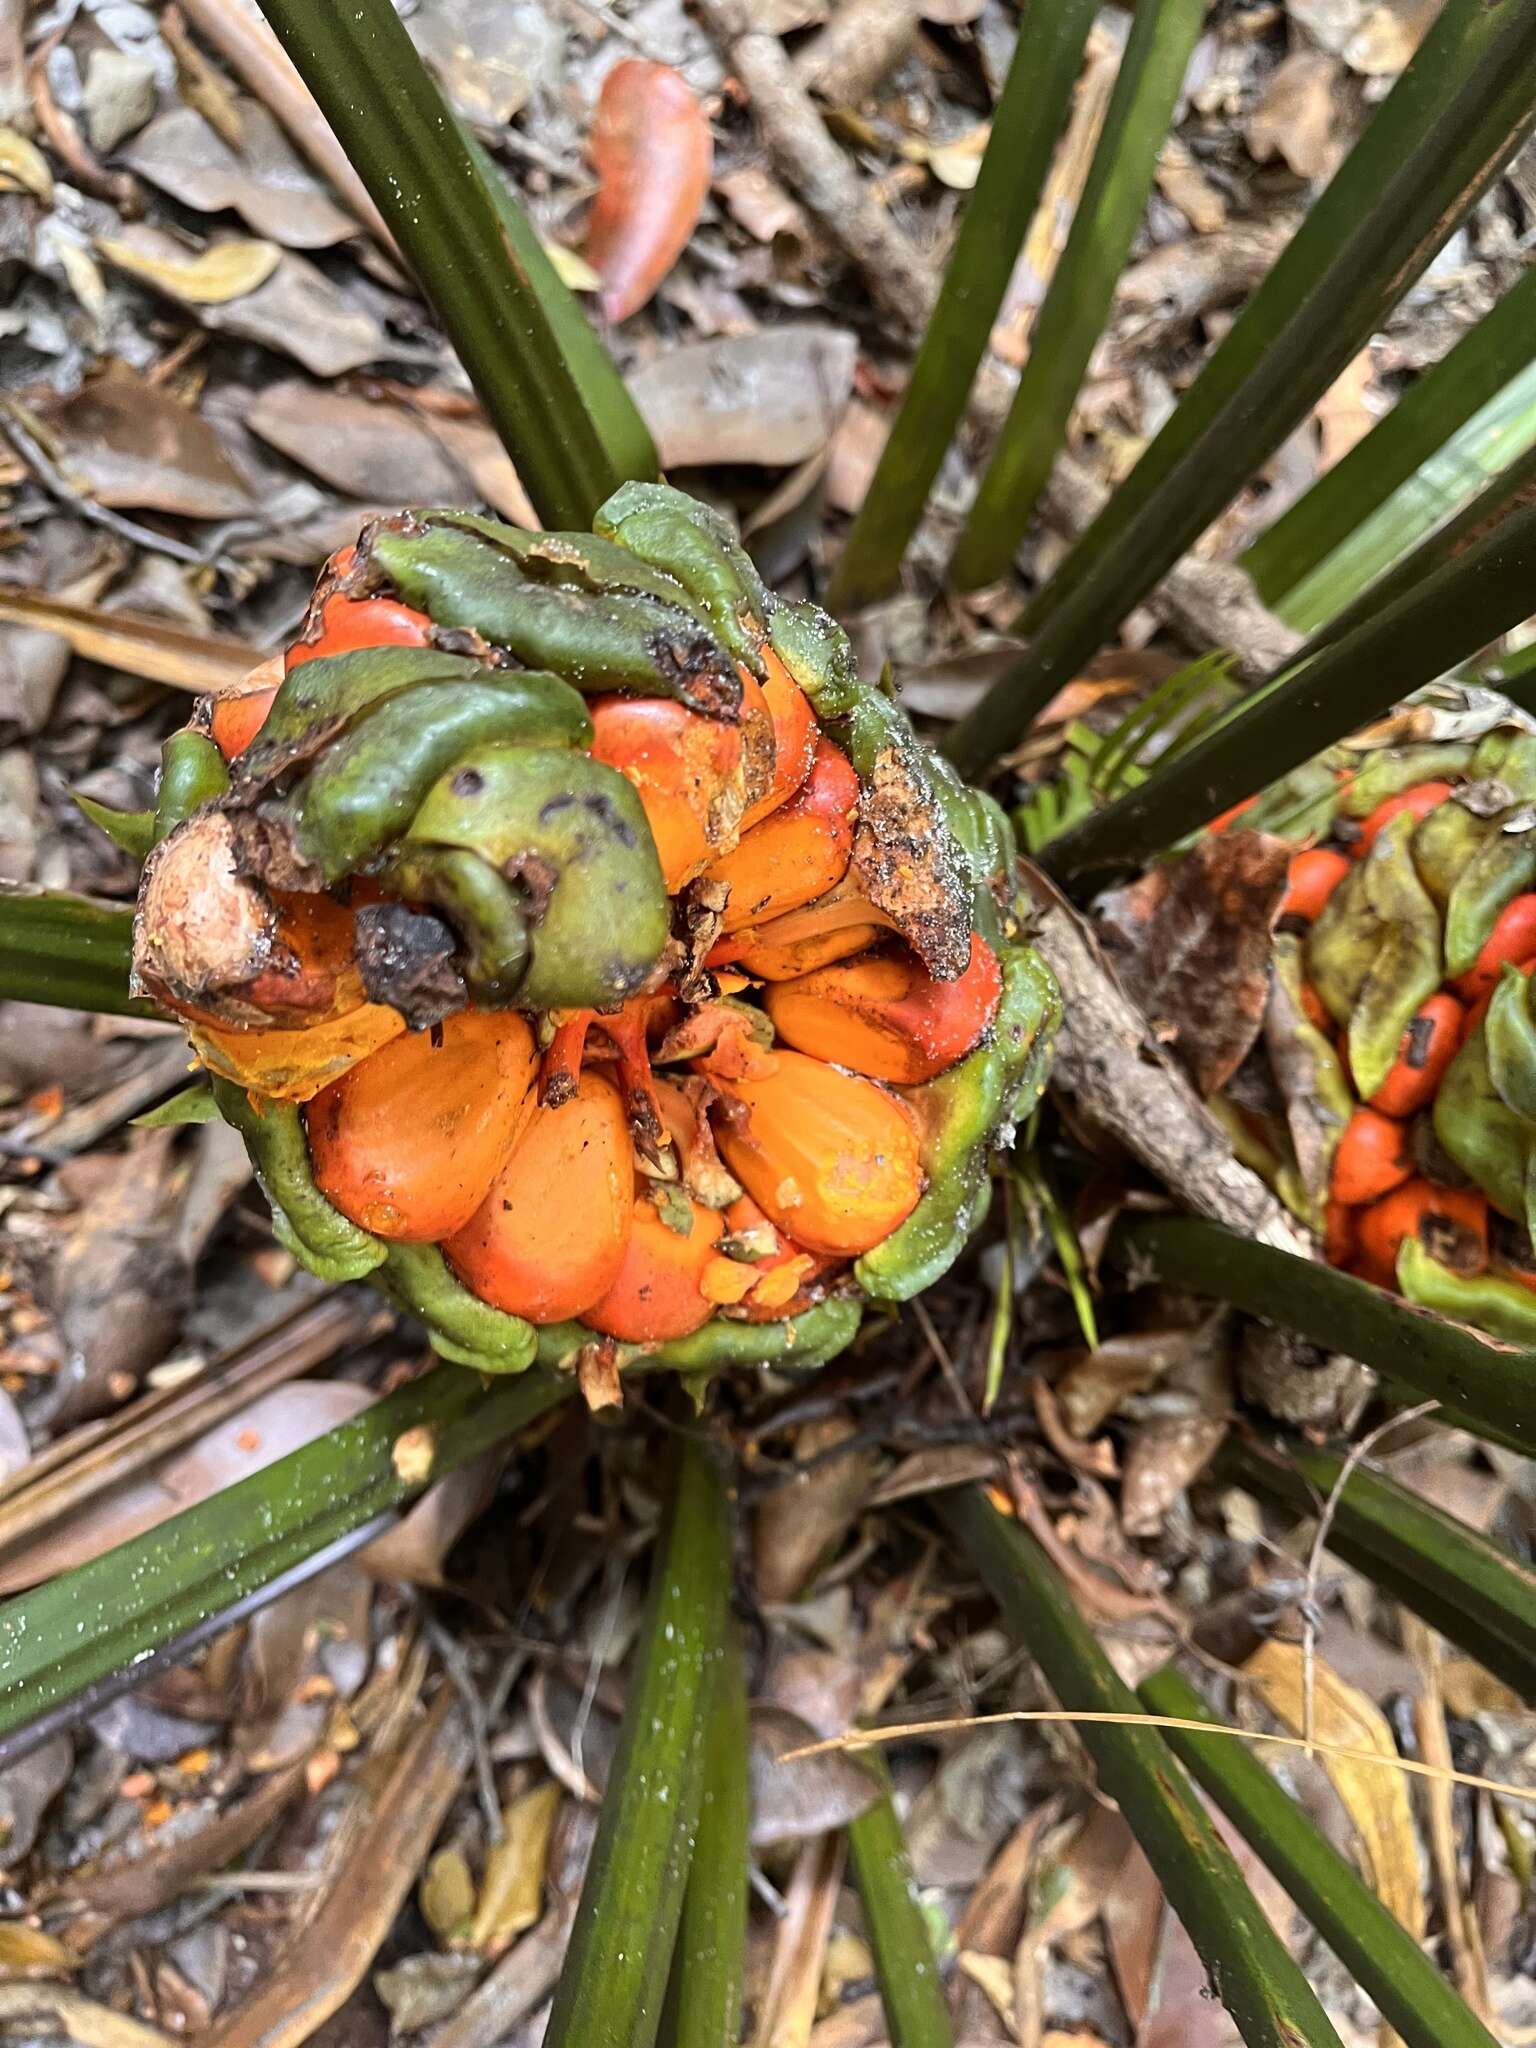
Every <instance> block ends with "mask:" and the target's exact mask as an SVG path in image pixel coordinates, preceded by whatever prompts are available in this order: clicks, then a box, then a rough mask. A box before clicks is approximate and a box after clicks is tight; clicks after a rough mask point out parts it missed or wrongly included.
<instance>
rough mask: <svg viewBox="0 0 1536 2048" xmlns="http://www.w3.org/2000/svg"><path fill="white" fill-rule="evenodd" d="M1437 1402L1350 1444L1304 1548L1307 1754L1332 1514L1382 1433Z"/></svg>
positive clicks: (1303, 1684) (1303, 1692)
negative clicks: (1319, 1592)
mask: <svg viewBox="0 0 1536 2048" xmlns="http://www.w3.org/2000/svg"><path fill="white" fill-rule="evenodd" d="M1439 1406H1440V1403H1439V1402H1438V1401H1421V1402H1420V1403H1419V1405H1418V1407H1417V1408H1409V1409H1406V1410H1405V1411H1404V1412H1403V1413H1402V1414H1400V1415H1389V1416H1388V1417H1387V1419H1386V1421H1385V1422H1380V1423H1378V1424H1377V1425H1376V1427H1375V1428H1374V1429H1373V1430H1369V1431H1368V1432H1367V1433H1366V1434H1365V1435H1364V1436H1363V1437H1361V1439H1360V1441H1359V1442H1358V1443H1356V1444H1351V1445H1350V1447H1349V1451H1348V1454H1347V1455H1346V1457H1345V1459H1344V1462H1343V1464H1342V1465H1340V1467H1339V1470H1338V1476H1337V1477H1336V1478H1335V1480H1334V1482H1333V1484H1332V1486H1331V1487H1330V1488H1329V1489H1328V1498H1327V1499H1326V1500H1325V1501H1324V1502H1323V1511H1322V1513H1321V1514H1320V1515H1319V1516H1318V1518H1317V1528H1316V1530H1315V1531H1314V1533H1313V1537H1312V1547H1311V1549H1310V1550H1309V1551H1308V1552H1307V1569H1306V1576H1305V1578H1304V1579H1303V1581H1302V1594H1301V1733H1302V1740H1303V1741H1304V1742H1305V1743H1306V1745H1307V1754H1308V1755H1309V1756H1310V1755H1311V1754H1312V1740H1313V1731H1314V1729H1315V1727H1316V1709H1317V1701H1316V1686H1317V1584H1318V1579H1319V1578H1320V1576H1321V1574H1322V1569H1323V1552H1324V1551H1325V1550H1326V1549H1327V1548H1328V1538H1329V1535H1330V1534H1331V1533H1332V1530H1333V1522H1334V1517H1335V1516H1336V1515H1337V1513H1338V1511H1339V1502H1340V1501H1341V1500H1342V1499H1343V1497H1344V1489H1345V1487H1346V1486H1348V1484H1349V1482H1350V1479H1351V1477H1352V1476H1353V1474H1354V1473H1355V1472H1356V1471H1357V1470H1358V1469H1359V1467H1360V1466H1361V1465H1362V1464H1363V1463H1364V1462H1365V1460H1366V1459H1367V1458H1368V1457H1369V1456H1370V1454H1371V1452H1372V1451H1373V1450H1374V1449H1375V1447H1376V1445H1377V1444H1379V1443H1380V1442H1381V1439H1382V1438H1383V1437H1384V1436H1389V1435H1390V1434H1391V1432H1392V1431H1393V1430H1394V1429H1400V1428H1401V1427H1402V1425H1403V1424H1404V1423H1405V1422H1417V1421H1418V1420H1419V1419H1420V1417H1421V1416H1424V1415H1429V1414H1432V1413H1433V1411H1434V1410H1435V1409H1436V1408H1438V1407H1439Z"/></svg>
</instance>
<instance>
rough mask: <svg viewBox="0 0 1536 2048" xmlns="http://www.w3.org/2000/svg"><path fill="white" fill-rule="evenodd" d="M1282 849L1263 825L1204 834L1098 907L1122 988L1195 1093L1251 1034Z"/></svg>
mask: <svg viewBox="0 0 1536 2048" xmlns="http://www.w3.org/2000/svg"><path fill="white" fill-rule="evenodd" d="M1290 857H1291V848H1290V846H1289V844H1288V842H1287V841H1285V840H1284V839H1280V838H1278V837H1276V836H1275V835H1273V834H1271V833H1266V832H1245V831H1235V830H1229V831H1226V832H1217V833H1210V834H1207V835H1206V836H1205V837H1204V838H1202V839H1200V840H1197V841H1196V843H1195V845H1194V847H1193V848H1192V849H1191V850H1190V852H1189V853H1187V854H1186V855H1185V856H1184V858H1183V859H1182V860H1178V861H1173V862H1170V863H1168V864H1166V865H1163V866H1160V867H1155V868H1149V869H1148V870H1147V872H1146V874H1145V875H1143V876H1141V877H1140V878H1139V879H1138V880H1136V881H1135V882H1132V883H1131V884H1130V885H1129V886H1128V887H1126V888H1124V889H1120V890H1117V891H1115V893H1114V895H1113V896H1112V897H1111V898H1109V899H1108V900H1107V901H1106V903H1105V905H1104V910H1103V923H1102V929H1103V935H1104V938H1105V942H1106V944H1107V945H1108V947H1109V949H1110V952H1111V957H1112V958H1113V959H1114V962H1115V965H1116V967H1117V968H1118V969H1119V972H1120V978H1121V980H1122V981H1123V982H1124V984H1125V987H1126V990H1127V993H1128V994H1129V995H1130V996H1131V997H1132V998H1133V999H1134V1000H1135V1001H1136V1002H1137V1003H1138V1004H1139V1006H1140V1008H1141V1009H1142V1010H1143V1012H1144V1013H1145V1015H1146V1017H1147V1020H1148V1022H1149V1024H1150V1025H1151V1028H1152V1031H1153V1035H1154V1036H1155V1037H1156V1038H1157V1039H1158V1041H1159V1042H1160V1043H1162V1044H1164V1045H1167V1046H1169V1047H1170V1048H1171V1049H1172V1050H1173V1051H1174V1052H1175V1053H1176V1054H1177V1056H1178V1057H1179V1059H1180V1060H1181V1061H1182V1063H1183V1065H1184V1066H1185V1068H1186V1069H1187V1070H1188V1072H1189V1075H1190V1078H1191V1080H1192V1081H1193V1082H1194V1084H1195V1086H1196V1088H1197V1089H1198V1090H1199V1091H1200V1093H1201V1094H1202V1095H1204V1096H1209V1095H1213V1094H1215V1092H1216V1091H1217V1089H1219V1088H1221V1087H1222V1086H1223V1085H1224V1084H1225V1083H1226V1082H1227V1081H1228V1080H1230V1079H1231V1077H1232V1075H1233V1073H1234V1072H1235V1071H1236V1069H1237V1068H1238V1066H1239V1065H1240V1064H1241V1063H1242V1061H1243V1059H1244V1058H1245V1057H1246V1055H1247V1053H1248V1051H1249V1049H1250V1048H1251V1046H1252V1045H1253V1042H1254V1040H1255V1039H1256V1038H1257V1037H1258V1034H1259V1027H1260V1025H1261V1024H1262V1022H1263V1019H1264V1005H1265V1002H1266V1001H1267V999H1268V995H1269V948H1270V933H1271V931H1272V930H1273V928H1274V922H1275V918H1276V916H1277V915H1278V913H1279V908H1280V900H1281V898H1282V896H1283V895H1284V894H1285V883H1286V872H1287V869H1288V867H1289V864H1290Z"/></svg>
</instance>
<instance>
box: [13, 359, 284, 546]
mask: <svg viewBox="0 0 1536 2048" xmlns="http://www.w3.org/2000/svg"><path fill="white" fill-rule="evenodd" d="M36 412H37V416H38V418H39V419H40V420H42V421H43V422H44V423H45V425H46V427H47V430H48V433H49V434H50V435H51V436H52V438H53V439H54V440H55V442H56V443H57V445H58V448H59V452H60V455H61V457H62V460H63V465H64V467H65V468H66V469H67V470H68V471H69V472H70V473H71V475H72V476H73V477H74V478H75V479H77V480H78V482H79V483H80V485H81V487H82V488H83V489H84V490H85V491H86V492H88V493H89V495H90V496H91V497H93V498H95V499H96V500H97V501H98V503H100V504H103V505H129V506H133V507H135V508H136V509H138V510H142V511H150V512H171V513H175V514H177V515H178V516H180V517H181V518H184V519H233V518H236V517H238V516H239V515H240V514H241V513H247V512H250V511H251V510H252V509H253V504H252V499H251V496H250V493H249V492H248V491H247V489H246V486H245V483H244V481H243V480H242V478H241V476H240V473H239V471H238V470H237V469H236V468H235V466H234V464H233V463H232V462H231V461H230V459H229V457H228V455H226V453H225V452H224V447H223V444H222V443H221V442H220V440H219V437H218V435H217V434H216V433H215V432H214V431H213V428H212V427H210V426H209V425H208V423H207V421H206V420H203V419H199V417H198V415H197V414H196V413H195V412H193V411H192V410H191V409H190V408H189V407H187V406H185V405H183V404H182V403H181V401H180V400H179V399H178V398H176V397H174V396H173V395H172V393H171V392H169V391H167V390H165V389H164V388H163V386H161V385H158V384H151V383H149V382H148V380H147V379H146V378H143V377H141V376H140V375H139V374H138V372H137V371H136V370H131V369H129V367H128V366H127V364H125V363H114V364H113V365H112V366H111V367H110V368H109V369H107V370H106V371H105V372H104V373H103V374H102V375H101V376H99V377H93V378H92V379H91V380H90V381H89V382H88V383H86V384H84V385H82V386H81V388H80V390H79V391H77V392H75V393H74V395H73V396H72V397H70V398H65V399H62V400H59V399H54V400H49V401H46V402H45V403H43V404H40V405H38V406H37V407H36Z"/></svg>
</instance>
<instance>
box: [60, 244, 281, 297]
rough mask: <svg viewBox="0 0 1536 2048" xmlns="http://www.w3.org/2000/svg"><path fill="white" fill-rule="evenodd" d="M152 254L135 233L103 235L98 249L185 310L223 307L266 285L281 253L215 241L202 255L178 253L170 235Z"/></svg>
mask: <svg viewBox="0 0 1536 2048" xmlns="http://www.w3.org/2000/svg"><path fill="white" fill-rule="evenodd" d="M156 239H157V240H158V241H160V242H162V243H163V244H164V247H163V248H161V249H158V250H152V249H150V248H148V247H146V246H145V245H144V243H143V242H142V241H140V240H138V239H136V238H135V237H133V236H131V235H98V236H97V237H96V247H97V248H98V249H99V250H100V251H101V253H102V255H103V256H105V257H106V259H107V261H108V262H109V263H114V264H116V266H117V268H118V269H119V270H126V271H127V272H128V273H129V275H130V276H132V277H140V278H143V280H144V281H145V283H146V284H152V285H154V286H155V287H156V289H157V290H159V291H162V292H165V293H167V294H168V295H169V296H170V297H171V298H173V299H179V300H180V301H181V303H182V304H183V305H184V306H222V305H225V304H227V303H228V301H229V300H230V299H241V298H244V297H245V295H246V293H247V292H253V291H255V289H256V287H257V285H259V284H265V283H266V281H267V279H268V278H269V277H270V276H271V275H272V273H273V271H274V270H276V268H277V264H278V259H279V257H280V256H281V255H282V251H281V250H280V249H279V248H278V246H277V244H276V243H275V242H246V241H229V242H213V243H210V244H209V246H208V247H207V248H206V249H204V250H202V251H201V252H200V253H199V254H197V255H195V256H194V255H191V254H189V253H188V252H187V251H185V250H178V247H177V244H175V243H174V242H172V240H171V238H170V236H168V235H166V236H160V237H157V238H156Z"/></svg>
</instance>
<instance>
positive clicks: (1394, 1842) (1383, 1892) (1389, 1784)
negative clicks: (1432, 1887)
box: [1244, 1640, 1424, 1939]
mask: <svg viewBox="0 0 1536 2048" xmlns="http://www.w3.org/2000/svg"><path fill="white" fill-rule="evenodd" d="M1244 1670H1245V1671H1246V1673H1247V1675H1248V1677H1249V1678H1251V1679H1252V1680H1253V1682H1254V1684H1255V1685H1256V1686H1257V1687H1258V1690H1259V1693H1260V1696H1261V1697H1262V1699H1263V1701H1264V1704H1265V1706H1267V1707H1268V1708H1269V1711H1270V1712H1271V1713H1272V1714H1273V1715H1274V1716H1275V1719H1276V1720H1277V1721H1279V1722H1280V1723H1281V1724H1282V1725H1283V1726H1284V1727H1286V1728H1288V1729H1289V1730H1290V1732H1291V1733H1292V1734H1293V1735H1300V1734H1302V1733H1303V1732H1304V1730H1305V1723H1306V1659H1305V1657H1304V1656H1303V1654H1302V1651H1301V1649H1300V1647H1299V1645H1297V1644H1295V1643H1284V1642H1280V1641H1278V1640H1273V1641H1270V1642H1267V1643H1264V1644H1262V1645H1261V1646H1260V1647H1259V1649H1257V1650H1256V1651H1255V1652H1254V1654H1253V1655H1252V1656H1251V1657H1250V1658H1249V1659H1248V1662H1247V1664H1246V1665H1245V1666H1244ZM1312 1709H1313V1712H1312V1733H1313V1734H1315V1735H1316V1736H1317V1738H1318V1739H1319V1741H1322V1742H1330V1743H1336V1744H1338V1745H1339V1746H1340V1747H1342V1748H1345V1749H1362V1750H1367V1751H1369V1752H1371V1753H1372V1754H1374V1755H1376V1756H1381V1757H1389V1758H1395V1757H1396V1755H1397V1753H1398V1751H1397V1744H1396V1742H1395V1741H1394V1740H1393V1738H1392V1729H1391V1724H1390V1723H1389V1722H1388V1720H1387V1717H1386V1715H1385V1714H1383V1712H1382V1711H1381V1709H1380V1707H1378V1706H1377V1705H1376V1703H1375V1701H1374V1700H1370V1699H1367V1697H1366V1695H1365V1694H1364V1693H1363V1692H1361V1691H1359V1690H1358V1689H1357V1688H1356V1687H1355V1686H1352V1685H1348V1684H1346V1683H1345V1681H1344V1680H1343V1679H1342V1678H1340V1677H1339V1675H1338V1673H1337V1672H1336V1671H1334V1670H1333V1668H1332V1667H1331V1666H1330V1665H1329V1664H1327V1663H1325V1662H1324V1660H1323V1659H1322V1658H1321V1657H1314V1658H1313V1660H1312ZM1320 1761H1321V1763H1322V1766H1323V1769H1324V1770H1325V1771H1326V1772H1327V1773H1328V1776H1329V1778H1330V1779H1331V1780H1332V1781H1333V1786H1334V1789H1335V1791H1336V1792H1337V1793H1338V1795H1339V1797H1340V1799H1341V1800H1342V1801H1343V1802H1344V1805H1345V1808H1346V1809H1347V1811H1348V1813H1349V1817H1350V1819H1351V1820H1352V1821H1353V1822H1354V1825H1355V1831H1356V1833H1357V1835H1358V1836H1359V1839H1360V1856H1361V1861H1362V1862H1363V1863H1364V1865H1365V1872H1366V1875H1367V1877H1368V1878H1369V1879H1370V1882H1371V1884H1372V1886H1373V1887H1374V1889H1375V1891H1376V1895H1377V1897H1378V1898H1379V1899H1380V1900H1381V1902H1382V1904H1383V1905H1384V1906H1386V1907H1387V1908H1388V1909H1389V1911H1390V1912H1391V1913H1393V1915H1394V1916H1395V1917H1396V1918H1397V1919H1398V1920H1400V1921H1401V1922H1402V1924H1403V1926H1404V1927H1406V1928H1407V1929H1408V1932H1409V1933H1410V1934H1411V1935H1413V1936H1414V1937H1415V1939H1417V1938H1418V1937H1419V1936H1420V1935H1422V1934H1423V1932H1424V1891H1423V1883H1422V1879H1421V1877H1420V1873H1419V1838H1418V1831H1417V1829H1416V1828H1415V1827H1414V1822H1413V1807H1412V1805H1411V1803H1410V1801H1409V1797H1408V1781H1407V1779H1406V1778H1405V1777H1404V1776H1403V1774H1402V1773H1401V1772H1400V1771H1393V1770H1387V1769H1385V1768H1383V1767H1382V1766H1381V1765H1378V1764H1367V1763H1352V1762H1350V1761H1349V1759H1348V1758H1345V1757H1335V1756H1329V1755H1327V1754H1324V1755H1323V1756H1322V1757H1321V1758H1320Z"/></svg>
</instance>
